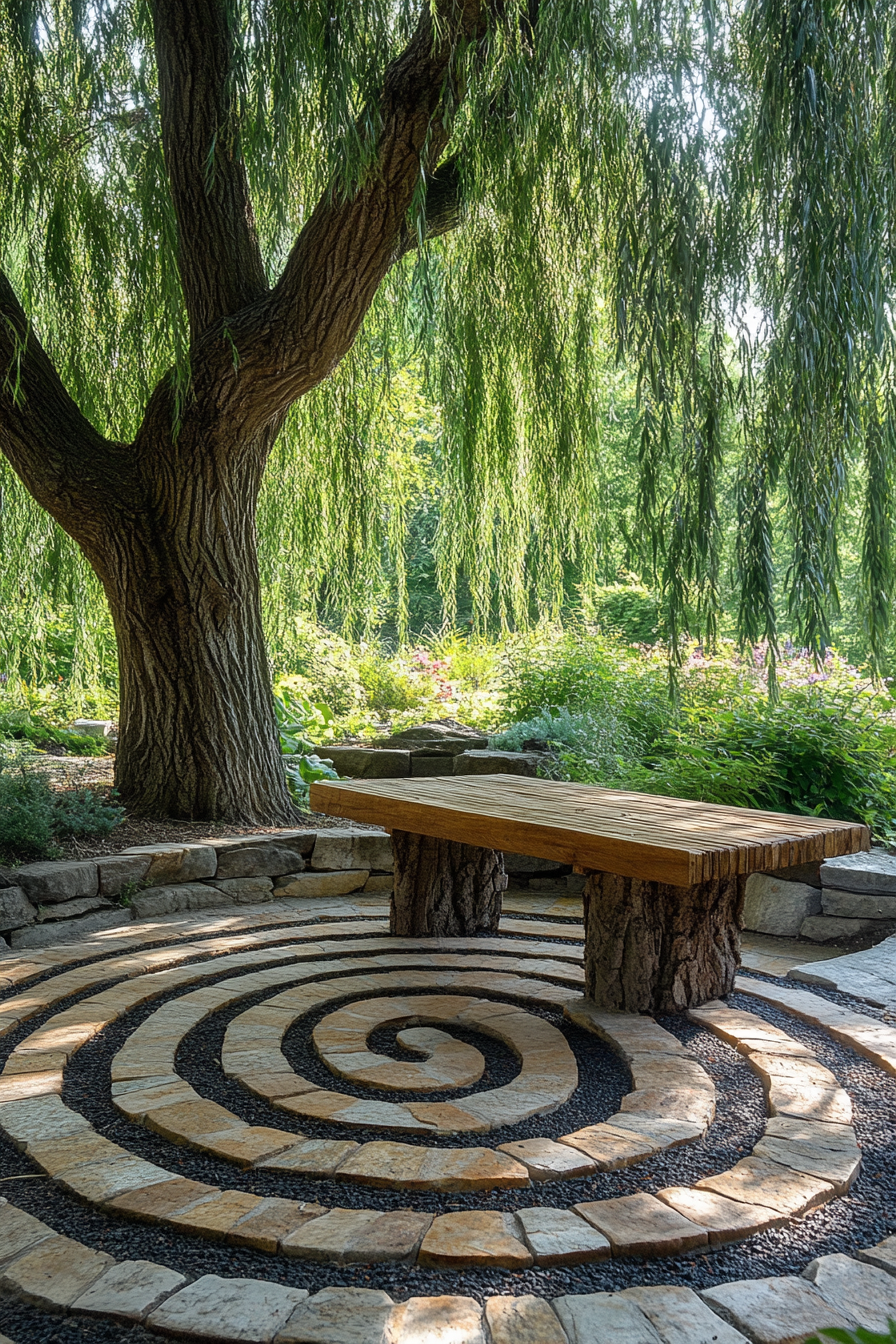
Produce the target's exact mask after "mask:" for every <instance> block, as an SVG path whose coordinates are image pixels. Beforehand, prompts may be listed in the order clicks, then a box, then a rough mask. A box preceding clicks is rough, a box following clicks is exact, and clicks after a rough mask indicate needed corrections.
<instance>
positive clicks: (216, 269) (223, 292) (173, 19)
mask: <svg viewBox="0 0 896 1344" xmlns="http://www.w3.org/2000/svg"><path fill="white" fill-rule="evenodd" d="M152 12H153V28H154V33H155V48H156V61H157V64H158V68H159V100H160V104H161V117H162V140H163V144H164V149H165V163H166V166H167V170H168V178H169V182H170V186H171V197H172V200H173V202H174V212H175V215H176V218H177V233H178V268H179V270H180V277H181V284H182V286H183V292H184V299H185V301H186V305H187V312H188V313H189V317H190V327H191V330H192V333H193V338H194V340H195V339H196V338H197V337H199V336H201V335H202V333H203V332H204V331H206V330H207V329H208V328H209V327H210V326H212V325H213V324H214V323H215V322H218V321H220V320H221V319H222V318H223V317H225V316H226V315H227V314H228V313H233V312H238V311H239V310H240V309H241V308H245V307H246V306H247V305H249V304H252V303H254V302H256V301H257V300H258V299H259V298H260V297H261V296H262V295H263V294H265V293H266V291H267V282H266V278H265V271H264V264H263V261H262V257H261V251H260V249H259V246H258V238H257V236H256V232H255V221H254V217H253V214H252V205H251V201H250V199H249V187H248V182H247V178H246V169H245V166H244V164H243V161H242V158H241V156H240V148H239V135H238V127H237V122H236V116H235V112H234V108H233V100H232V91H231V85H230V77H231V70H232V58H233V37H232V34H231V31H230V27H229V21H228V14H227V4H226V0H153V6H152Z"/></svg>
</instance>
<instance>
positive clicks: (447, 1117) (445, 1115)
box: [405, 1101, 491, 1134]
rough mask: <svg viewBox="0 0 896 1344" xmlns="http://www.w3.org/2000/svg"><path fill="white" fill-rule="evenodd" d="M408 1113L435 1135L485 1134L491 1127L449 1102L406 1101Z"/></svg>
mask: <svg viewBox="0 0 896 1344" xmlns="http://www.w3.org/2000/svg"><path fill="white" fill-rule="evenodd" d="M405 1105H406V1107H407V1109H408V1111H409V1112H410V1113H411V1115H412V1116H413V1117H414V1119H415V1120H419V1121H420V1123H421V1124H422V1125H425V1126H426V1127H427V1128H432V1129H433V1130H434V1131H435V1132H436V1133H437V1134H487V1133H488V1131H489V1130H490V1129H491V1125H490V1124H489V1122H488V1121H487V1120H483V1119H482V1118H481V1117H480V1116H478V1115H471V1114H470V1112H469V1111H465V1110H464V1109H463V1107H462V1106H458V1105H457V1104H456V1103H455V1102H451V1101H408V1102H406V1103H405Z"/></svg>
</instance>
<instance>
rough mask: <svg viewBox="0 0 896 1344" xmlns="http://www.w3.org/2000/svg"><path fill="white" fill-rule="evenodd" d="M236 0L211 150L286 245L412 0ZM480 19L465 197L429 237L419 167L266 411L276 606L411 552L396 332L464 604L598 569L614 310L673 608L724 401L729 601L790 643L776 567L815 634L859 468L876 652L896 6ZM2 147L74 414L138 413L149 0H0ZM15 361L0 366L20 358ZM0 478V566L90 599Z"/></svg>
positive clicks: (644, 535)
mask: <svg viewBox="0 0 896 1344" xmlns="http://www.w3.org/2000/svg"><path fill="white" fill-rule="evenodd" d="M222 3H224V4H226V6H227V8H228V15H229V23H230V27H231V31H232V35H233V49H232V61H231V67H230V70H229V73H228V79H229V81H230V84H229V95H230V96H231V97H232V99H233V100H234V104H235V107H236V115H235V120H234V124H233V126H231V127H230V128H229V129H227V128H224V129H223V130H222V137H223V142H221V143H219V142H218V141H217V139H215V140H214V141H213V142H212V143H211V144H209V145H208V155H207V164H206V173H207V178H208V182H209V183H212V182H214V180H215V175H216V172H217V171H218V170H219V165H220V163H221V162H222V156H229V157H234V156H236V157H239V156H242V158H243V160H244V162H245V167H246V173H247V175H248V182H249V188H250V192H251V197H252V200H253V203H254V212H255V219H256V224H257V229H258V234H259V238H260V241H261V248H262V253H263V257H264V261H265V265H266V267H267V273H268V280H269V282H270V283H274V282H275V281H276V279H277V277H278V275H279V274H280V272H281V270H282V268H283V265H284V263H285V260H286V257H287V255H288V253H289V250H290V248H291V246H292V243H293V240H294V239H295V237H296V235H297V234H298V232H299V231H300V229H301V228H302V225H303V223H304V222H305V221H307V219H308V218H309V215H310V213H311V211H312V210H313V208H314V206H315V204H316V202H317V201H318V200H319V199H320V198H321V196H322V195H323V194H324V193H326V192H328V191H332V192H335V193H336V194H337V195H338V194H340V193H346V194H350V193H351V192H352V191H353V190H355V188H356V187H357V184H358V183H359V182H361V181H362V180H363V179H364V174H365V173H367V172H369V171H370V165H371V162H372V158H371V155H372V146H373V145H374V144H375V141H376V134H377V128H378V122H377V118H378V107H379V97H380V90H381V87H382V80H383V72H384V70H385V69H386V67H387V65H388V63H389V61H390V60H393V59H394V58H395V57H396V55H397V54H398V53H399V52H401V51H402V50H403V49H404V47H405V46H406V44H407V43H408V41H409V39H410V37H411V34H412V33H413V31H414V28H415V25H416V23H417V20H418V16H419V7H418V6H417V5H413V4H411V3H409V0H366V2H365V3H364V4H363V5H359V4H357V3H353V0H328V2H327V3H326V4H323V3H321V2H320V0H310V2H309V3H303V4H295V3H294V2H293V0H222ZM423 3H424V4H425V3H426V0H423ZM433 13H434V14H436V15H437V14H438V11H437V10H436V9H435V8H434V9H433ZM484 28H485V35H484V36H483V37H481V39H479V40H476V41H474V42H471V43H470V44H469V46H468V48H467V50H466V53H465V55H464V56H463V58H462V59H461V61H460V64H459V66H458V67H457V68H456V69H454V70H453V71H452V74H451V77H450V82H449V85H448V86H446V89H445V90H444V91H443V103H442V112H441V113H440V115H445V116H448V117H450V118H451V138H450V141H449V143H448V145H447V148H446V150H445V152H444V155H443V163H444V162H445V161H446V160H447V161H448V163H449V166H450V176H451V180H452V182H453V184H454V187H455V188H456V196H457V200H456V202H455V205H454V214H455V216H456V217H455V218H453V219H452V221H451V223H452V224H456V227H453V228H451V229H450V230H449V231H446V232H445V233H444V234H443V236H442V237H439V238H436V239H432V240H430V241H426V242H424V238H425V234H426V232H427V226H426V220H425V216H426V213H427V210H428V209H430V208H431V205H428V204H427V193H426V189H425V188H426V184H425V183H424V181H423V180H422V179H421V184H420V190H419V191H418V192H417V193H416V195H415V197H414V200H413V202H412V205H411V210H410V215H409V219H408V225H407V229H408V246H407V248H406V254H405V256H404V258H403V260H401V261H400V262H398V263H397V264H396V266H395V267H394V268H393V269H392V271H391V272H390V274H389V275H388V276H387V278H386V279H385V281H384V282H383V284H382V286H381V288H380V291H379V293H378V295H377V298H376V300H375V302H374V304H373V307H372V309H371V311H370V313H369V314H368V317H367V319H366V322H365V324H364V327H363V328H362V330H361V332H360V335H359V336H358V339H357V341H356V342H355V346H354V349H353V350H352V352H351V353H350V354H349V355H348V356H347V357H346V358H345V359H344V360H343V361H342V363H341V364H340V365H339V366H338V367H337V368H336V369H335V370H334V371H333V373H332V375H331V377H330V378H329V379H328V380H327V381H326V382H324V383H323V384H322V385H320V386H319V387H317V388H316V390H314V391H312V392H310V393H309V394H308V395H307V396H305V397H303V398H302V399H301V400H300V401H299V402H298V403H297V404H296V405H295V406H294V408H293V410H292V411H291V412H290V415H289V417H288V419H287V420H286V423H285V425H284V427H283V429H282V430H281V432H280V436H279V441H278V443H277V446H276V448H275V450H274V454H273V457H272V460H271V463H270V465H269V475H268V484H267V487H266V490H265V492H264V493H263V495H262V500H261V505H260V513H259V523H258V526H259V532H260V536H261V542H262V571H263V577H264V580H265V585H266V592H267V600H268V609H269V620H270V621H271V623H272V626H275V625H276V623H277V621H278V620H281V619H283V618H284V617H285V613H286V612H287V611H288V609H289V607H290V605H291V604H293V603H296V602H302V603H304V604H309V605H310V604H313V603H314V602H315V601H316V600H318V599H319V598H320V597H321V594H322V592H325V593H326V594H327V597H328V599H329V600H331V601H332V602H333V603H334V604H335V605H336V606H338V608H339V609H340V610H341V611H342V612H343V613H344V614H345V616H346V618H347V619H349V620H353V621H354V620H360V621H362V622H363V621H364V620H369V619H370V611H371V609H372V603H373V600H374V599H373V593H374V590H375V588H376V576H377V574H378V572H379V569H380V567H381V565H382V563H383V557H384V556H389V557H391V563H392V565H393V567H394V568H395V571H396V572H397V573H398V574H399V576H400V574H401V572H402V563H403V559H402V557H403V544H404V534H405V528H406V523H407V518H406V511H407V507H408V499H409V491H410V488H411V484H410V483H411V482H412V480H413V472H414V464H413V462H412V461H411V460H410V459H409V457H408V455H407V453H403V452H402V451H401V450H400V449H399V448H398V447H397V446H396V441H395V401H394V398H393V395H392V391H391V387H392V379H393V378H394V376H395V372H396V370H399V371H400V370H403V369H406V368H407V367H408V366H409V365H410V364H412V363H413V364H414V367H416V368H422V369H423V370H424V371H425V378H424V384H425V388H426V390H427V392H428V394H429V395H430V396H431V397H432V399H433V400H434V402H436V403H437V404H438V406H439V407H440V411H441V416H442V441H441V445H440V460H441V462H442V498H441V510H442V514H441V523H440V529H439V535H438V539H437V549H438V563H439V575H440V582H441V585H442V589H443V592H444V596H445V601H446V607H447V609H448V611H449V614H450V611H451V609H452V601H453V594H454V593H455V592H456V588H457V583H458V581H459V579H460V578H461V577H464V578H465V581H466V582H467V583H468V584H469V587H470V591H471V594H472V597H473V601H474V605H475V608H476V611H477V612H478V615H479V618H480V619H481V620H483V621H484V620H487V619H497V620H500V621H505V622H520V621H524V620H525V619H526V618H527V615H528V614H529V613H530V612H531V611H532V609H533V603H535V604H536V606H537V608H538V609H539V610H542V611H545V612H550V611H552V610H555V609H556V607H557V605H558V603H559V601H560V600H561V596H562V589H563V574H564V568H565V567H566V566H569V565H573V566H575V568H576V571H577V573H579V574H580V575H581V576H582V580H583V582H585V583H587V582H588V581H589V577H590V576H592V575H593V574H594V573H595V572H596V567H597V565H598V563H599V559H600V550H601V539H602V536H603V535H604V532H605V528H606V525H607V523H606V517H605V511H604V510H605V506H604V505H603V503H602V502H601V501H602V484H601V482H602V461H603V451H604V449H603V432H602V425H601V413H600V412H601V406H602V405H603V404H604V403H603V401H602V393H601V388H602V382H603V380H604V379H605V377H606V368H607V344H608V342H609V344H610V346H611V347H612V349H613V350H614V351H615V353H616V354H617V355H618V357H619V358H620V359H622V360H624V361H626V362H628V364H629V365H630V367H631V368H632V369H633V370H634V371H635V374H636V377H637V387H638V408H639V417H640V420H639V433H640V448H639V457H638V460H639V496H638V497H639V509H640V515H641V517H640V528H639V531H640V538H639V542H640V544H641V545H642V546H643V548H644V555H645V557H648V558H649V559H650V561H651V563H653V564H654V565H655V567H656V571H657V572H658V573H659V574H660V575H661V578H662V583H663V588H664V592H665V595H666V604H667V622H668V628H669V630H670V631H671V633H672V635H673V637H675V636H677V635H680V634H681V633H682V631H683V630H684V629H685V628H686V626H687V624H688V623H689V622H690V623H691V624H693V623H694V622H695V621H696V623H697V625H698V626H699V627H700V628H701V630H703V631H704V632H705V633H706V634H707V636H708V637H710V638H711V637H712V634H713V631H714V628H715V626H714V623H715V620H716V616H717V613H718V610H719V604H720V563H721V558H720V545H721V525H720V521H719V516H720V510H719V505H718V501H717V494H718V490H719V481H720V475H721V472H722V468H723V455H724V454H723V450H724V445H725V443H726V442H727V441H729V440H730V437H731V433H730V431H729V429H728V428H726V426H730V425H735V426H736V427H737V435H738V441H739V442H740V444H741V457H740V465H739V469H738V486H737V490H738V509H737V514H738V538H737V549H736V555H737V577H738V586H739V593H740V616H739V629H740V633H741V636H742V638H743V639H744V640H747V641H758V640H760V639H763V638H764V639H767V640H768V641H769V642H770V647H771V650H772V655H773V653H774V648H775V641H776V638H777V630H778V616H777V614H776V610H775V601H774V592H775V587H776V582H778V576H779V575H780V574H781V572H782V571H783V572H784V574H785V575H786V581H785V588H786V592H787V594H788V600H789V611H788V617H789V619H790V621H791V622H792V628H793V631H794V633H796V634H797V636H798V638H799V639H800V640H801V641H803V642H806V643H809V644H812V645H813V646H815V647H819V646H821V645H823V644H824V642H825V641H826V639H827V637H828V630H829V622H830V619H831V617H832V614H834V613H835V612H836V609H837V601H838V596H837V583H838V554H837V542H836V536H837V524H838V518H839V517H840V509H841V505H842V502H843V498H844V492H845V490H846V488H847V481H848V477H849V475H850V473H853V474H856V473H858V475H859V476H860V477H861V479H862V480H863V481H864V482H865V490H866V496H867V498H866V506H865V511H864V519H865V521H864V538H863V542H862V565H863V575H864V581H863V583H864V588H863V591H864V594H865V609H864V617H865V621H866V624H867V630H868V637H869V644H870V647H871V650H872V652H873V654H874V656H879V655H880V652H881V650H882V648H883V645H884V641H885V639H886V635H887V628H888V620H889V613H890V609H891V602H892V588H893V579H894V561H893V526H894V522H893V481H894V464H896V384H894V351H893V332H892V323H891V311H890V309H891V303H892V297H891V296H892V287H893V265H894V228H893V223H894V200H893V193H894V185H893V184H894V181H896V177H894V168H896V153H894V151H896V134H894V116H896V97H894V94H896V6H894V5H893V4H892V3H887V2H886V0H884V3H874V4H872V3H870V0H739V2H736V3H734V4H733V5H730V6H725V7H723V6H721V5H719V4H718V3H716V0H699V3H697V0H662V2H661V0H624V2H623V0H510V2H509V3H505V2H503V0H502V3H500V4H494V5H492V6H491V7H490V8H489V9H488V10H487V12H486V19H485V24H484ZM0 184H2V185H0V191H2V210H0V252H2V260H3V266H4V268H5V270H6V272H7V274H8V275H9V277H10V280H11V282H12V285H13V287H14V289H15V290H16V291H17V293H18V295H19V298H20V299H21V302H22V305H23V307H24V309H25V311H26V312H27V313H28V314H29V315H30V316H31V318H32V319H33V321H34V323H35V327H36V329H37V330H38V331H39V333H40V336H41V339H42V341H43V343H44V345H45V347H46V348H47V350H48V351H49V353H50V354H51V356H52V358H53V360H54V361H55V363H56V366H57V368H58V369H59V371H60V373H61V375H62V377H63V380H64V382H65V384H66V386H67V388H68V389H69V391H70V392H71V393H72V395H73V397H74V398H75V400H76V402H77V403H78V405H79V406H80V408H81V409H82V411H83V412H84V414H85V415H86V416H87V417H88V419H90V420H91V421H92V422H93V423H94V424H95V425H96V427H97V428H98V429H99V430H100V431H101V432H102V433H104V434H107V435H110V436H112V437H114V438H115V439H119V440H123V441H129V440H131V439H132V438H133V437H134V435H135V434H136V433H137V430H138V428H139V426H140V423H141V421H142V418H143V414H144V410H145V407H146V404H147V401H148V399H149V397H150V395H151V393H152V390H153V388H154V387H155V385H156V384H157V382H158V381H159V379H160V378H162V377H163V376H164V375H165V373H166V371H167V370H169V369H174V370H175V375H174V376H175V378H176V380H177V382H178V386H179V387H180V388H181V392H182V396H183V397H187V396H188V395H189V379H190V363H189V348H190V336H189V331H188V325H187V317H186V311H185V307H184V296H183V292H182V289H181V284H180V281H179V277H178V270H177V265H176V248H177V229H176V221H175V215H174V211H173V207H172V201H171V193H170V183H169V177H168V174H167V172H166V166H165V161H164V156H163V151H162V136H161V127H160V113H159V89H158V73H157V65H156V57H155V54H154V46H153V28H152V16H151V7H150V6H147V5H146V4H144V3H142V0H99V3H91V4H84V3H81V0H77V2H75V3H72V2H71V0H2V4H0ZM431 231H432V230H430V232H431ZM439 231H441V230H439ZM415 244H419V246H417V245H415ZM607 315H609V322H608V321H607ZM238 358H239V352H238V350H236V349H235V350H234V359H235V360H237V359H238ZM0 376H2V378H3V379H4V380H5V382H6V385H7V387H9V386H10V385H14V384H15V380H16V376H17V374H16V367H15V362H14V361H13V362H11V363H10V366H9V367H5V368H3V369H2V370H0ZM862 464H864V465H862ZM2 492H3V493H2V500H3V502H2V506H0V548H2V567H0V601H2V602H4V603H7V604H10V605H12V604H15V605H16V606H18V607H20V608H21V607H23V606H24V607H26V608H27V607H28V606H29V604H31V605H32V606H34V607H35V609H36V604H37V602H38V598H39V597H40V595H42V594H51V595H58V594H61V593H63V592H64V596H65V597H66V598H68V599H69V600H72V601H74V602H75V603H76V604H81V605H82V606H84V605H86V604H88V603H91V602H94V601H95V599H96V592H97V590H96V588H95V587H94V586H92V581H91V578H90V575H89V573H88V572H87V571H86V568H85V566H84V564H83V562H82V561H80V560H79V559H78V558H77V556H76V552H75V549H74V547H73V546H72V544H71V543H70V542H68V541H67V540H65V539H64V538H62V537H61V535H60V533H59V531H58V529H57V528H56V527H55V525H53V524H51V523H49V521H48V520H46V518H45V517H44V516H42V514H41V512H40V510H39V509H37V508H36V506H34V505H33V504H31V503H30V502H29V501H28V500H27V498H26V497H25V496H24V494H23V492H22V489H21V487H20V486H18V485H17V484H16V483H15V481H14V480H13V479H12V477H11V473H10V472H9V471H6V472H5V473H4V475H3V477H2ZM779 506H780V507H782V508H783V514H782V517H783V519H784V523H783V531H784V535H785V546H784V548H783V549H782V552H781V553H780V554H776V553H775V538H776V536H777V535H779V534H780V532H781V530H782V529H781V527H780V526H779V525H778V523H777V522H776V515H775V511H776V509H778V508H779ZM402 619H403V617H402V616H401V613H399V626H401V622H402Z"/></svg>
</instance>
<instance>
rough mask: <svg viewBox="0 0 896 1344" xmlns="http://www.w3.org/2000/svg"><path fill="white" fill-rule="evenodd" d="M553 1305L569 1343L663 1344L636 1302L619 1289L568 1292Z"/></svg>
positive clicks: (660, 1337) (660, 1336) (557, 1298)
mask: <svg viewBox="0 0 896 1344" xmlns="http://www.w3.org/2000/svg"><path fill="white" fill-rule="evenodd" d="M552 1305H553V1308H554V1311H555V1312H556V1313H557V1316H558V1317H559V1320H560V1324H561V1325H562V1326H563V1329H564V1330H565V1331H566V1334H567V1336H568V1338H569V1341H570V1344H663V1338H662V1335H660V1333H659V1331H658V1330H657V1329H656V1327H655V1326H654V1325H653V1323H652V1322H651V1321H649V1320H648V1319H647V1317H646V1316H645V1315H644V1313H643V1311H642V1310H641V1308H640V1307H639V1306H638V1304H637V1302H634V1301H632V1299H631V1298H627V1297H625V1296H624V1295H623V1294H622V1293H571V1294H569V1295H568V1296H566V1297H555V1298H554V1301H553V1304H552Z"/></svg>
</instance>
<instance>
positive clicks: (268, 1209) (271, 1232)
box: [225, 1198, 327, 1254]
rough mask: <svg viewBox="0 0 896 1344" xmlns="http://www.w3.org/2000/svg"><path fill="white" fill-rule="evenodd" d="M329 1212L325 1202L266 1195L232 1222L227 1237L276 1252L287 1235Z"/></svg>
mask: <svg viewBox="0 0 896 1344" xmlns="http://www.w3.org/2000/svg"><path fill="white" fill-rule="evenodd" d="M326 1212H327V1210H326V1208H325V1207H324V1206H323V1204H306V1203H303V1202H301V1201H300V1200H295V1199H278V1198H271V1199H263V1200H262V1201H261V1204H260V1205H259V1206H258V1207H257V1208H256V1209H254V1210H253V1211H252V1212H251V1213H248V1214H246V1215H245V1216H244V1217H242V1218H240V1219H239V1221H238V1222H236V1223H234V1224H233V1226H232V1227H231V1229H230V1231H229V1232H228V1233H227V1234H226V1236H225V1241H229V1242H230V1243H231V1244H232V1245H234V1246H251V1247H253V1249H254V1250H257V1251H269V1252H271V1253H272V1254H273V1253H274V1252H275V1251H276V1250H277V1249H278V1247H279V1245H280V1242H281V1241H282V1240H283V1238H284V1237H288V1236H289V1235H290V1234H291V1233H292V1232H297V1231H298V1229H299V1228H300V1227H303V1226H304V1224H305V1223H307V1222H310V1221H311V1219H312V1218H319V1217H321V1216H322V1215H323V1214H325V1213H326Z"/></svg>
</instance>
